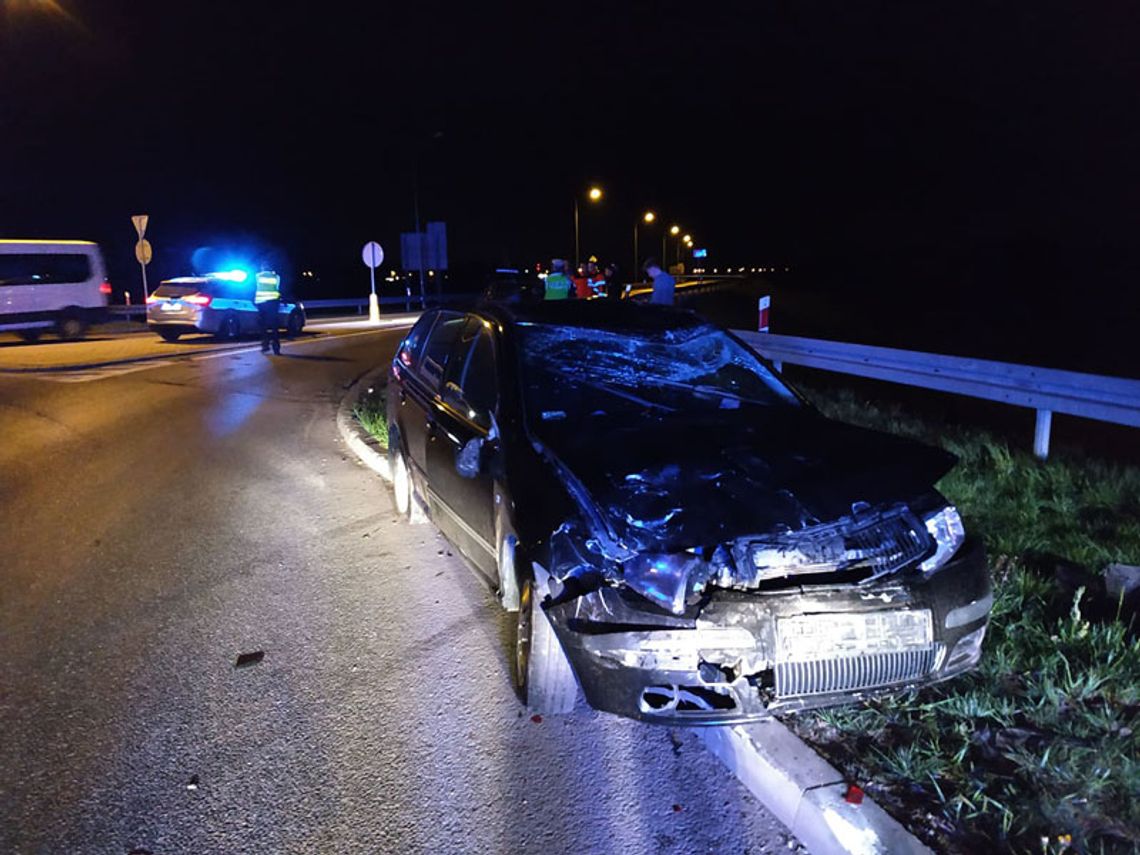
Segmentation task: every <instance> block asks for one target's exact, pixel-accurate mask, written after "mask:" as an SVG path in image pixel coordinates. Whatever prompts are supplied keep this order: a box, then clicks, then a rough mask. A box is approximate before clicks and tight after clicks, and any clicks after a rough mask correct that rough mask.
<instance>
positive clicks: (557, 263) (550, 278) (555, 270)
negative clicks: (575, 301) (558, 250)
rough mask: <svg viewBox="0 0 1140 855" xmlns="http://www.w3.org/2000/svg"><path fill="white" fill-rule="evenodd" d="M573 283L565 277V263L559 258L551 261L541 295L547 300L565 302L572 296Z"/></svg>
mask: <svg viewBox="0 0 1140 855" xmlns="http://www.w3.org/2000/svg"><path fill="white" fill-rule="evenodd" d="M573 288H574V283H573V282H571V281H570V277H569V276H567V275H566V262H565V260H563V259H561V258H555V259H551V262H550V273H549V274H548V275H547V277H546V287H545V292H544V294H543V297H544V299H547V300H565V299H567V298H569V297H570V296H572V294H573Z"/></svg>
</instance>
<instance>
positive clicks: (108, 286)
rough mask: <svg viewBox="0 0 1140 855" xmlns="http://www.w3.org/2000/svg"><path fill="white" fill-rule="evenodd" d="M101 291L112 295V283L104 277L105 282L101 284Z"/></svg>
mask: <svg viewBox="0 0 1140 855" xmlns="http://www.w3.org/2000/svg"><path fill="white" fill-rule="evenodd" d="M99 293H100V294H106V295H107V296H108V297H109V296H111V283H110V282H108V281H107V280H106V279H104V280H103V284H102V285H100V286H99Z"/></svg>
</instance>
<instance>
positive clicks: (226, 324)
mask: <svg viewBox="0 0 1140 855" xmlns="http://www.w3.org/2000/svg"><path fill="white" fill-rule="evenodd" d="M239 335H241V323H240V322H239V321H238V319H237V318H235V317H234V316H233V315H226V316H225V317H224V318H222V325H221V326H220V327H218V338H220V339H222V340H223V341H233V340H234V339H235V338H237V337H238V336H239Z"/></svg>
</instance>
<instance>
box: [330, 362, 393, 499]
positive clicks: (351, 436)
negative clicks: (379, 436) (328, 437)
mask: <svg viewBox="0 0 1140 855" xmlns="http://www.w3.org/2000/svg"><path fill="white" fill-rule="evenodd" d="M386 370H387V368H386V367H385V368H380V369H378V370H376V371H372V372H369V373H368V374H366V375H365V376H364V377H362V378H360V380H358V381H357V382H355V383H353V384H352V386H350V387H349V389H348V392H346V393H345V396H344V398H342V399H341V402H340V406H339V407H338V408H337V411H336V427H337V430H339V431H340V435H341V438H342V439H344V441H345V443H347V444H348V447H349V448H351V449H352V450H353V452H355V454H356V456H357V457H359V458H360V461H361V462H362V463H363V464H364V465H365V466H367V467H368V468H369V469H371V470H372V471H373V472H375V473H376V474H377V475H379V476H380V477H381V478H383V479H384V480H385V481H387V482H388V483H389V484H391V483H392V467H391V466H390V465H389V464H388V454H387V452H382V451H380V450H379V448H377V444H376V440H375V439H373V438H372V436H370V435H369V434H368V432H367V431H366V430H364V428H363V427H361V425H360V423H359V422H358V421H357V420H356V416H355V415H354V414H353V409H354V408H355V406H356V400H357V398H358V397H359V395H358V394H357V393H358V391H359V389H360V387H361V386H364V385H366V384H370V383H372V382H373V381H374V380H375V379H376V378H378V377H381V376H382V375H383V374H384V372H385V371H386Z"/></svg>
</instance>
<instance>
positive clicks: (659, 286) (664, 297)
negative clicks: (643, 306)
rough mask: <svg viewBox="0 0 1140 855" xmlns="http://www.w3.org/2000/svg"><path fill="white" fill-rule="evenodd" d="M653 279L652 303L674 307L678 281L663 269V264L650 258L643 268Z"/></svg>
mask: <svg viewBox="0 0 1140 855" xmlns="http://www.w3.org/2000/svg"><path fill="white" fill-rule="evenodd" d="M642 269H643V270H644V271H645V272H646V273H648V274H649V276H650V278H652V279H653V297H652V299H650V301H649V302H650V303H663V304H665V305H667V306H671V305H673V293H674V291H676V289H677V280H676V279H674V278H673V277H672V276H670V275H669V274H668V273H666V272H665V271H664V270H662V269H661V262H659V261H658V260H657V259H656V258H650V259H648V260H647V261H646V262H645V265H644V266H643V268H642Z"/></svg>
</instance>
